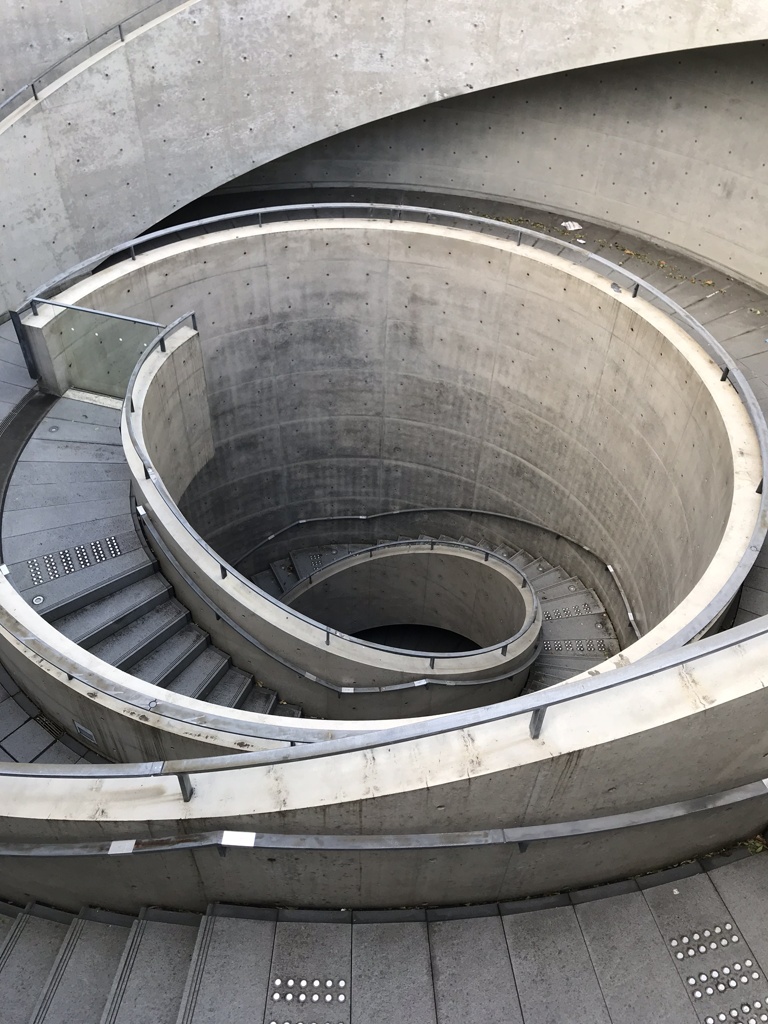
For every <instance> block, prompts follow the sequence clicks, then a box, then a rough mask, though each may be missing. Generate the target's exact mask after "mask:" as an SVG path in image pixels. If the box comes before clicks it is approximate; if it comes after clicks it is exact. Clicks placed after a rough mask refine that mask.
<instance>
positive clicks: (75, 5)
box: [0, 0, 150, 103]
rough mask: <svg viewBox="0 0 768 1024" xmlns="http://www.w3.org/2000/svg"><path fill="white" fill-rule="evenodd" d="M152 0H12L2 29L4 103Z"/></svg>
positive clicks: (0, 75) (0, 81)
mask: <svg viewBox="0 0 768 1024" xmlns="http://www.w3.org/2000/svg"><path fill="white" fill-rule="evenodd" d="M149 2H150V0H109V2H108V3H104V0H67V2H66V3H60V4H52V3H50V2H47V0H32V2H31V3H30V2H29V0H27V2H25V3H23V4H15V3H10V4H6V5H5V7H4V8H3V17H2V32H0V103H2V102H3V101H4V100H5V99H7V98H8V97H9V96H11V95H12V94H13V93H14V92H16V90H17V89H20V88H21V87H22V86H23V85H27V84H29V82H31V81H32V80H33V79H34V78H36V77H37V76H38V75H42V74H43V72H44V71H47V70H48V68H50V67H51V65H53V64H55V63H56V62H57V61H60V60H61V59H62V58H64V57H67V56H68V55H69V54H70V53H72V52H73V50H76V49H77V48H78V47H80V46H83V45H84V44H85V43H88V42H90V41H91V40H92V39H96V38H97V37H98V36H99V35H101V33H102V32H105V31H106V30H107V29H109V28H112V26H113V25H116V24H117V23H118V22H120V21H123V20H124V19H125V18H128V17H129V16H130V15H132V14H136V13H138V12H139V11H141V10H143V9H144V8H145V7H147V6H148V4H149Z"/></svg>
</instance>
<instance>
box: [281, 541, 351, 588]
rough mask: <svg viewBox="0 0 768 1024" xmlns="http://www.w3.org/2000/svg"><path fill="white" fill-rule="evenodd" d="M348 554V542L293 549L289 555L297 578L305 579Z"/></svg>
mask: <svg viewBox="0 0 768 1024" xmlns="http://www.w3.org/2000/svg"><path fill="white" fill-rule="evenodd" d="M348 554H349V545H348V544H325V545H323V546H322V547H319V548H308V549H306V550H302V551H291V553H290V555H289V557H290V559H291V563H292V565H293V569H294V572H295V573H296V578H297V580H303V579H307V577H308V576H312V575H313V574H314V573H316V572H318V571H319V570H320V569H324V568H325V566H326V565H332V564H333V563H334V562H338V561H339V559H340V558H344V557H346V556H347V555H348Z"/></svg>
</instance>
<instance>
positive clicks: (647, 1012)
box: [0, 848, 768, 1024]
mask: <svg viewBox="0 0 768 1024" xmlns="http://www.w3.org/2000/svg"><path fill="white" fill-rule="evenodd" d="M746 853H747V851H746V850H745V849H744V848H741V849H740V850H737V851H736V852H735V854H731V855H729V856H725V857H714V858H711V859H709V860H706V861H702V862H695V861H694V862H691V863H687V864H685V865H683V866H681V867H678V868H673V869H670V870H668V871H662V872H658V873H656V874H652V875H646V876H643V877H641V878H638V879H629V880H627V881H624V882H618V883H614V884H612V885H606V886H599V887H595V888H591V889H587V890H583V891H580V892H573V893H570V894H567V893H566V894H559V895H555V896H547V897H542V898H538V899H530V900H523V901H519V902H514V903H500V904H495V903H494V904H488V905H485V906H482V907H454V908H443V909H436V910H424V909H406V910H392V911H377V910H369V911H355V912H350V911H333V910H326V911H317V910H315V911H313V910H273V909H267V908H257V907H247V906H231V905H226V904H221V903H215V904H212V905H210V906H209V907H208V908H207V910H206V911H205V913H203V914H198V913H178V912H172V911H168V910H162V909H158V908H155V907H151V908H144V909H143V910H142V911H141V912H140V913H139V915H138V917H134V916H129V915H126V914H121V913H113V912H109V911H104V910H98V909H93V908H84V909H82V910H81V911H80V912H79V913H76V914H71V913H65V912H62V911H60V910H55V909H51V908H49V907H45V906H42V905H40V904H36V903H31V904H29V905H28V906H26V907H16V906H12V905H10V904H7V903H6V904H2V903H0V1020H2V1022H3V1024H73V1022H76V1024H284V1022H288V1024H299V1022H301V1024H393V1022H395V1021H418V1022H419V1024H464V1022H467V1021H472V1022H474V1021H478V1022H479V1021H488V1022H491V1024H502V1022H504V1024H544V1022H548V1024H549V1022H552V1024H555V1022H557V1024H561V1022H562V1024H565V1022H568V1024H715V1022H721V1021H727V1022H728V1024H731V1022H733V1024H758V1022H764V1021H766V1020H768V987H767V986H766V974H765V968H766V966H768V930H766V925H765V913H764V907H763V905H762V900H761V899H760V898H759V896H760V894H761V893H765V891H766V887H767V886H768V854H766V853H758V854H756V855H753V856H748V855H746ZM84 866H85V865H84ZM756 897H758V898H756Z"/></svg>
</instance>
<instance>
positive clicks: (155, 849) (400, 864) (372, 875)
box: [0, 784, 767, 977]
mask: <svg viewBox="0 0 768 1024" xmlns="http://www.w3.org/2000/svg"><path fill="white" fill-rule="evenodd" d="M750 790H751V792H752V796H751V797H750V798H748V799H744V800H741V801H738V802H737V801H734V800H731V797H732V795H733V794H722V795H721V796H722V801H723V802H722V805H721V806H719V807H718V806H716V805H715V804H716V802H712V806H710V807H708V808H706V809H699V810H696V809H695V808H694V809H691V808H687V809H686V811H685V812H684V813H678V814H677V816H675V814H673V813H672V811H673V808H670V807H668V808H654V809H653V813H651V814H648V815H647V816H646V817H645V818H643V816H642V815H635V816H634V819H633V816H630V815H618V816H616V817H615V818H613V817H611V818H607V819H588V820H585V821H580V822H564V823H562V825H561V826H552V825H549V826H544V827H540V828H535V827H532V828H529V829H490V830H484V831H481V832H471V833H455V832H443V833H429V834H423V833H419V834H413V833H407V834H398V835H340V836H334V835H328V834H325V833H317V832H316V833H313V834H311V835H300V834H299V835H295V834H290V833H282V834H274V833H265V832H245V831H240V830H238V831H224V832H213V833H197V834H188V833H181V834H177V835H156V836H153V837H151V838H150V837H138V838H137V837H136V831H135V830H134V832H133V834H131V833H130V832H128V831H127V830H126V831H124V832H123V834H122V836H121V837H120V838H119V839H117V840H107V841H104V840H102V841H101V842H100V843H88V844H80V845H78V844H73V845H67V844H62V843H55V842H54V843H51V844H46V843H44V842H42V841H41V842H38V843H33V844H19V845H18V846H16V845H14V844H13V843H8V844H4V845H3V846H1V847H0V865H2V868H3V887H4V891H5V892H6V893H7V895H8V898H10V899H12V900H14V901H16V902H24V900H25V899H27V898H29V896H30V895H31V894H35V895H36V896H37V898H39V899H41V900H44V901H48V902H51V903H53V904H56V905H57V906H61V907H64V908H65V909H68V910H72V909H76V908H77V907H78V906H79V905H80V904H81V903H82V901H83V900H85V899H88V900H90V901H91V902H93V903H95V904H96V905H99V906H101V905H108V906H109V907H111V908H113V909H116V910H122V911H125V912H134V913H135V912H136V911H137V910H139V909H140V908H141V906H142V904H143V901H145V900H146V901H149V902H150V903H151V904H153V905H166V906H168V905H171V906H174V907H179V908H185V909H187V910H201V909H204V908H205V906H206V905H207V904H208V903H210V902H211V901H224V902H234V901H235V900H238V901H241V902H243V903H260V904H264V905H269V906H282V907H284V906H289V907H292V906H295V907H302V906H311V907H313V908H315V909H325V910H333V909H338V908H339V907H340V906H341V907H344V908H346V909H350V908H352V909H360V910H362V911H363V912H366V911H368V912H370V911H371V910H375V909H380V908H387V907H391V906H402V907H414V906H454V905H464V904H471V903H473V902H480V903H485V902H496V901H502V900H507V899H510V900H517V899H525V898H529V897H532V896H536V895H538V894H540V893H542V892H543V893H551V892H560V891H569V890H572V889H579V888H583V887H585V886H590V885H596V884H599V883H604V882H607V881H612V880H614V879H618V880H622V879H624V878H625V877H626V876H635V875H643V874H647V873H648V872H650V871H654V870H658V869H660V868H663V867H664V866H665V865H667V864H669V863H679V862H680V861H681V860H683V859H687V860H690V859H691V858H692V857H695V856H705V855H708V854H709V853H710V852H711V851H712V850H713V849H721V848H723V847H724V845H725V846H727V845H729V844H730V843H731V842H733V841H734V840H735V841H744V842H748V841H750V840H752V839H753V838H754V836H755V835H756V834H757V833H758V831H759V830H760V829H762V828H763V825H764V823H765V820H766V819H765V813H766V799H767V797H766V787H765V786H764V785H763V784H757V785H755V786H753V787H750ZM702 806H703V804H702ZM677 810H678V811H680V810H682V809H681V808H677ZM105 831H106V830H105ZM278 977H279V974H278Z"/></svg>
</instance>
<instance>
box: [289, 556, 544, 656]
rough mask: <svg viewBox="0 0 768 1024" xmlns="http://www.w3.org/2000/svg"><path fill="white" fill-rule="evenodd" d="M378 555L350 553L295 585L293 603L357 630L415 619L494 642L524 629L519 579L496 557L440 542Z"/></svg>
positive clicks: (344, 628) (345, 629) (317, 616)
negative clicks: (501, 568) (466, 553)
mask: <svg viewBox="0 0 768 1024" xmlns="http://www.w3.org/2000/svg"><path fill="white" fill-rule="evenodd" d="M370 554H371V556H374V555H376V554H377V553H376V552H371V553H370ZM378 554H379V557H369V556H368V555H359V556H357V557H355V556H354V555H352V556H350V557H349V558H348V559H345V560H344V561H342V562H341V563H340V564H338V563H337V564H336V565H334V566H332V567H331V570H330V571H326V572H321V573H319V574H318V575H317V577H314V576H313V577H312V579H311V582H310V581H308V582H307V583H303V584H299V586H298V587H294V589H293V590H291V591H290V592H289V593H287V594H286V595H285V596H284V601H285V603H286V604H288V605H290V606H291V608H295V609H296V611H300V612H301V613H302V614H303V615H308V616H309V617H310V618H311V619H316V620H318V621H320V622H325V623H326V624H327V625H329V626H333V628H334V629H340V630H341V631H342V632H343V633H352V634H357V633H360V632H362V631H363V630H366V629H372V628H375V627H379V626H392V625H402V624H410V623H413V624H414V625H419V626H433V627H436V628H438V629H447V630H451V631H452V632H453V633H456V634H458V635H459V636H462V637H466V638H467V639H468V640H471V641H472V642H473V643H475V644H477V646H478V647H491V646H492V645H493V644H498V643H502V642H503V641H504V640H505V639H507V638H508V637H510V636H514V635H515V634H516V633H517V632H518V630H520V629H522V628H523V624H524V623H525V620H526V616H527V611H528V609H527V607H526V604H525V601H524V600H523V596H522V594H521V593H520V589H519V583H518V584H517V585H516V582H515V581H514V579H510V578H509V577H508V576H507V575H506V574H503V573H500V572H498V571H497V566H498V563H497V562H496V560H495V559H489V561H487V562H476V561H474V560H471V559H466V558H462V557H461V549H455V550H451V549H446V548H442V549H441V548H440V547H439V546H438V548H437V549H436V550H434V551H430V550H429V546H425V547H424V548H423V549H419V548H415V549H410V548H390V549H387V548H383V549H380V551H379V552H378ZM520 582H522V581H520ZM379 642H380V641H379Z"/></svg>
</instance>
